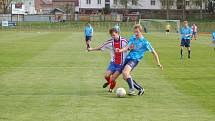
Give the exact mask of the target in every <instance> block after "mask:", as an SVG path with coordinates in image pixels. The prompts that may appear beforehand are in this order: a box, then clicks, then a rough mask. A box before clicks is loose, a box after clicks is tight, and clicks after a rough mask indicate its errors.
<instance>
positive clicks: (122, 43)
mask: <svg viewBox="0 0 215 121" xmlns="http://www.w3.org/2000/svg"><path fill="white" fill-rule="evenodd" d="M127 44H128V42H127V40H126V39H125V38H124V37H121V36H120V37H119V40H118V41H117V40H114V39H113V38H111V39H109V40H107V41H105V42H104V43H103V44H102V48H101V50H105V49H108V50H110V55H111V62H114V63H115V64H119V65H122V64H123V63H124V61H125V58H126V56H127V52H121V53H120V52H115V49H116V48H119V49H121V48H124V47H126V45H127Z"/></svg>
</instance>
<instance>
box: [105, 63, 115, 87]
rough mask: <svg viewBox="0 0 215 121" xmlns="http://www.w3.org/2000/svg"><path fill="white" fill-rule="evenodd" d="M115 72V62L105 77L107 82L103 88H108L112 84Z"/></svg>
mask: <svg viewBox="0 0 215 121" xmlns="http://www.w3.org/2000/svg"><path fill="white" fill-rule="evenodd" d="M113 72H115V65H114V63H113V62H110V64H109V66H108V68H107V71H106V72H105V76H104V77H105V79H106V81H107V82H106V83H104V85H103V88H106V87H107V86H108V85H109V84H111V82H112V79H111V75H112V74H113Z"/></svg>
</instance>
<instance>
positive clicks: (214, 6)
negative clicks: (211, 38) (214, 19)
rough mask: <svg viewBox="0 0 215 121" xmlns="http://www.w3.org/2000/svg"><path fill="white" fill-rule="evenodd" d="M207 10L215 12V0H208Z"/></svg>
mask: <svg viewBox="0 0 215 121" xmlns="http://www.w3.org/2000/svg"><path fill="white" fill-rule="evenodd" d="M208 12H211V13H214V12H215V0H208Z"/></svg>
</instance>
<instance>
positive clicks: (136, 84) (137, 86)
mask: <svg viewBox="0 0 215 121" xmlns="http://www.w3.org/2000/svg"><path fill="white" fill-rule="evenodd" d="M133 82H134V88H135V89H137V90H141V89H143V87H142V86H140V85H139V84H138V83H137V82H135V81H134V80H133Z"/></svg>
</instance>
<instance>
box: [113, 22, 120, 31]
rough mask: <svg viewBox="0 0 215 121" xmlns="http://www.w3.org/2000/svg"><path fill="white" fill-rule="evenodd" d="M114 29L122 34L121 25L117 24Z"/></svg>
mask: <svg viewBox="0 0 215 121" xmlns="http://www.w3.org/2000/svg"><path fill="white" fill-rule="evenodd" d="M114 28H115V29H116V30H117V31H118V32H120V26H119V24H116V25H115V26H114Z"/></svg>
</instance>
